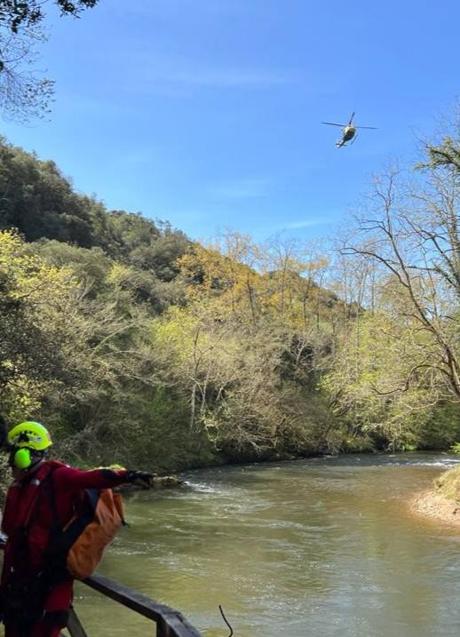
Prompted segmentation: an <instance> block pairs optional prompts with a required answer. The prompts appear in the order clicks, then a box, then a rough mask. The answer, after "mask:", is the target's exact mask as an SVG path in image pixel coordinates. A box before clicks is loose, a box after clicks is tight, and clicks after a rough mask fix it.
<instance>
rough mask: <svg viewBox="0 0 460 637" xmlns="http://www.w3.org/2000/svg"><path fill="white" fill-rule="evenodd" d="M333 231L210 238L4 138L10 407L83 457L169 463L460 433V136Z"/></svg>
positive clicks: (0, 362)
mask: <svg viewBox="0 0 460 637" xmlns="http://www.w3.org/2000/svg"><path fill="white" fill-rule="evenodd" d="M372 188H373V190H372V192H371V193H370V196H369V197H368V198H367V199H366V200H365V201H364V202H363V204H362V206H361V207H360V209H359V211H358V212H357V214H356V216H355V218H354V222H353V227H352V228H351V227H350V226H349V228H348V231H347V232H343V233H342V236H340V237H339V238H338V239H337V240H335V241H334V242H332V241H328V242H325V243H324V246H323V247H320V246H319V245H318V242H316V244H315V247H314V248H313V245H312V244H308V243H304V242H301V241H296V240H292V239H285V238H283V237H282V236H280V237H277V238H274V239H272V240H270V241H267V242H266V243H264V244H258V243H256V242H254V241H253V240H252V239H251V238H250V237H247V236H244V235H241V234H238V233H235V232H228V233H227V234H225V236H223V237H221V238H220V239H219V240H218V241H216V242H215V244H213V245H206V246H205V245H202V244H200V243H197V242H194V241H191V240H190V239H189V238H187V236H185V235H184V233H182V232H181V231H180V230H176V229H174V228H172V227H171V226H170V225H169V224H168V223H165V222H153V221H152V220H150V219H148V218H146V217H144V216H142V215H141V214H133V213H130V212H125V211H120V210H107V209H106V207H105V206H104V205H103V204H102V203H101V202H100V201H98V200H96V199H95V198H94V197H88V196H84V195H82V194H79V193H77V192H75V190H74V189H73V187H72V185H71V183H70V181H69V180H68V179H66V178H65V177H64V176H63V175H62V173H61V172H60V170H59V169H58V167H57V166H56V165H55V164H54V163H53V162H52V161H43V160H40V159H38V158H37V157H36V156H34V155H32V154H29V153H26V152H25V151H23V150H21V149H20V148H16V147H14V146H12V145H10V144H9V143H7V142H6V141H5V140H3V141H2V143H1V145H0V334H1V339H0V401H1V405H0V409H1V412H2V414H3V416H4V417H5V418H6V420H7V421H9V422H11V423H12V422H16V421H18V420H21V419H24V418H25V417H27V418H33V419H37V420H41V421H43V422H45V423H46V424H47V426H49V427H50V429H51V431H53V433H54V436H55V439H56V442H57V447H58V451H59V453H60V455H61V456H62V457H65V458H67V459H69V460H71V461H73V462H75V461H81V460H82V459H84V462H85V463H97V464H100V463H106V462H110V461H112V460H113V459H114V458H116V459H117V461H118V462H122V463H124V464H127V465H133V466H134V465H136V466H143V467H145V468H148V469H150V470H156V471H159V472H165V471H170V470H178V469H183V468H186V467H192V466H203V465H209V464H213V463H219V462H233V461H247V460H259V459H260V460H265V459H278V458H286V457H294V456H306V455H312V454H318V453H336V452H351V451H358V450H359V451H362V450H387V449H393V450H410V449H447V448H449V447H450V446H451V445H452V444H454V443H455V442H457V441H459V440H460V419H459V414H460V407H459V405H460V368H459V358H458V357H459V351H460V350H459V338H460V314H459V298H460V234H459V216H458V197H459V194H460V139H459V137H458V135H457V136H456V135H452V136H450V137H449V136H445V137H444V138H443V139H442V140H441V141H440V142H439V143H438V144H437V145H427V146H426V154H425V157H424V159H423V163H421V164H420V165H418V166H417V167H416V168H414V169H413V170H412V171H408V174H404V173H403V172H402V171H397V170H390V171H388V172H387V173H386V174H385V175H383V176H382V177H380V178H379V179H377V180H375V182H374V184H373V186H372Z"/></svg>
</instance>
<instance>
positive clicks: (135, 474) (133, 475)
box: [126, 471, 153, 489]
mask: <svg viewBox="0 0 460 637" xmlns="http://www.w3.org/2000/svg"><path fill="white" fill-rule="evenodd" d="M126 482H129V483H130V484H135V485H137V486H139V487H142V488H143V489H150V487H151V486H153V474H152V473H148V472H147V471H128V472H127V473H126Z"/></svg>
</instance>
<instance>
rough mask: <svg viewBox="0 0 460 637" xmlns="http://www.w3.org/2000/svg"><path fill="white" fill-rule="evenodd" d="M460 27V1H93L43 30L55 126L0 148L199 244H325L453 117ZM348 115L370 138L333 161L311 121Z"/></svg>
mask: <svg viewBox="0 0 460 637" xmlns="http://www.w3.org/2000/svg"><path fill="white" fill-rule="evenodd" d="M436 5H438V6H436ZM438 7H439V8H438ZM459 24H460V3H459V2H458V0H444V2H442V3H435V2H433V0H417V1H414V0H403V1H401V0H400V1H399V2H396V1H395V0H386V1H385V2H383V1H382V2H377V3H369V2H366V1H364V0H356V1H351V2H348V3H343V2H338V0H328V1H327V2H324V1H323V2H318V1H316V0H311V1H308V0H129V2H127V1H126V0H100V2H99V5H98V6H97V7H96V8H95V9H93V10H90V11H87V12H85V14H84V15H83V16H82V18H81V19H79V20H75V19H71V18H59V17H56V16H54V17H51V18H50V38H49V41H48V43H47V44H46V45H44V46H43V47H42V55H41V60H40V63H39V64H37V66H38V67H40V68H46V69H47V74H48V76H49V77H51V78H53V79H55V80H56V99H55V103H54V105H53V110H52V114H51V116H50V118H49V121H35V122H33V123H31V124H28V125H27V126H24V125H17V124H13V123H11V122H6V121H3V123H2V128H3V134H4V135H5V136H6V137H7V139H8V140H9V141H10V142H12V143H14V144H17V145H19V146H22V147H23V148H25V149H27V150H35V151H36V152H37V154H38V156H39V157H41V158H43V159H53V160H54V161H56V162H57V164H58V165H59V167H60V168H61V169H62V171H63V173H64V174H65V175H66V176H68V177H70V178H71V179H72V181H73V183H74V185H75V187H76V189H77V190H78V191H80V192H84V193H87V194H95V195H96V196H97V197H98V198H99V199H101V200H102V201H103V202H104V203H105V204H106V205H107V206H108V207H109V208H113V209H124V210H129V211H136V212H137V211H139V212H142V214H144V215H145V216H148V217H152V218H160V219H166V220H169V221H170V222H171V223H172V224H173V225H174V226H176V227H178V228H181V229H182V230H184V231H185V232H186V233H188V234H189V235H190V236H191V237H193V238H198V239H205V238H209V237H212V236H213V235H215V234H216V233H218V232H219V231H222V230H223V229H225V228H232V229H236V230H239V231H241V232H247V233H250V234H252V235H253V236H254V237H255V238H256V239H265V238H266V237H268V236H270V235H273V234H276V233H278V232H281V231H285V232H286V233H287V234H289V235H292V236H298V237H300V238H309V237H313V238H314V237H318V236H331V235H333V234H334V232H335V229H336V228H337V226H338V225H339V224H341V223H343V220H344V219H345V220H346V218H347V214H349V212H348V211H349V209H350V208H351V207H353V205H354V204H355V203H356V202H357V201H358V200H359V198H360V196H361V195H362V193H363V192H365V191H366V188H367V185H368V183H369V181H370V176H371V175H372V174H374V173H378V172H379V171H380V170H382V168H383V167H384V165H385V164H386V163H387V162H388V160H389V159H392V158H395V157H397V158H402V159H403V160H409V161H410V160H412V158H413V157H414V154H415V146H416V136H417V135H429V134H430V132H431V131H432V130H433V129H434V128H436V127H437V118H438V117H439V116H440V115H441V114H443V113H446V111H447V112H448V111H449V110H450V109H453V106H454V104H455V103H456V99H457V97H458V95H459V84H460V72H459V65H458V25H459ZM351 111H356V112H357V117H356V120H357V123H358V124H359V123H361V124H364V125H372V126H377V127H378V130H375V131H363V132H362V133H361V134H360V136H359V138H358V139H357V141H356V143H355V144H354V145H353V146H351V147H349V148H344V149H340V150H337V149H336V148H335V140H336V138H337V137H338V134H339V133H340V131H339V129H335V128H333V127H329V126H323V125H321V121H322V120H328V121H339V122H340V121H343V120H346V119H347V118H348V116H349V115H350V113H351Z"/></svg>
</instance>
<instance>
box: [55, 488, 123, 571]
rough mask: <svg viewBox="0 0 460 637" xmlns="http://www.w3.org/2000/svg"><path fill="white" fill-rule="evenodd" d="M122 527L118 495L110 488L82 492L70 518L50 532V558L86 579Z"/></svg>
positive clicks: (121, 507) (120, 501)
mask: <svg viewBox="0 0 460 637" xmlns="http://www.w3.org/2000/svg"><path fill="white" fill-rule="evenodd" d="M52 499H54V498H53V497H52ZM124 524H126V522H125V520H124V515H123V499H122V497H121V495H120V494H119V493H114V492H113V491H112V489H84V490H83V491H82V495H81V498H80V500H79V502H78V503H77V505H76V507H75V513H74V515H73V516H72V518H71V519H70V520H69V521H68V522H67V524H66V525H65V526H64V527H63V528H62V529H59V528H57V529H55V531H54V532H53V534H52V541H51V546H50V549H49V556H50V557H51V560H52V561H54V562H55V563H56V564H59V565H60V566H61V568H62V567H65V569H66V570H67V572H68V573H70V574H71V575H72V576H73V577H76V578H77V579H85V578H86V577H89V576H90V575H91V573H93V572H94V571H95V569H96V567H97V565H98V564H99V562H100V561H101V559H102V555H103V553H104V549H105V548H106V547H107V546H108V545H109V544H110V543H111V542H112V540H113V539H114V537H115V535H116V533H117V531H118V529H119V528H120V527H121V526H122V525H124Z"/></svg>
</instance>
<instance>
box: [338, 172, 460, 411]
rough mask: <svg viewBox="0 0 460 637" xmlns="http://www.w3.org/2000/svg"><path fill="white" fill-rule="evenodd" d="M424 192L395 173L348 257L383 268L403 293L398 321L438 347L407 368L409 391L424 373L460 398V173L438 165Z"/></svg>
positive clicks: (378, 186)
mask: <svg viewBox="0 0 460 637" xmlns="http://www.w3.org/2000/svg"><path fill="white" fill-rule="evenodd" d="M427 170H428V174H426V175H425V180H424V184H423V187H421V186H420V185H419V186H418V187H416V188H414V187H413V186H412V187H410V188H408V187H407V186H403V185H401V184H398V171H396V170H390V171H388V172H387V174H386V175H385V176H384V177H383V178H380V179H377V180H376V181H375V184H374V192H373V196H372V202H373V203H372V205H371V206H369V209H368V211H367V214H366V215H365V216H361V217H360V219H359V221H358V230H359V233H360V235H361V237H364V241H363V242H362V243H361V244H359V245H357V244H354V245H351V244H350V245H348V246H347V247H346V248H345V249H344V253H346V254H352V255H359V256H361V257H364V258H366V259H370V260H371V261H374V262H376V263H378V264H379V265H380V266H382V267H383V269H384V271H385V272H386V273H387V278H386V285H387V286H388V285H391V286H393V287H394V286H396V287H397V288H398V289H399V295H400V302H399V310H398V314H399V315H398V316H397V317H396V318H397V319H399V320H400V321H403V322H409V323H410V324H411V329H415V330H418V331H421V332H425V333H426V334H427V335H428V336H429V340H430V342H431V343H432V345H433V347H432V348H431V355H430V357H428V358H426V357H425V359H424V360H423V361H418V362H416V363H415V364H414V366H413V368H412V369H410V370H408V373H407V378H406V380H405V383H404V385H403V387H400V388H399V389H401V390H404V389H407V388H408V387H409V385H410V384H411V382H412V381H413V380H414V378H415V377H416V376H417V375H418V373H419V372H420V371H421V370H422V369H430V370H432V371H436V372H437V373H438V375H439V376H440V377H441V378H442V379H444V382H445V383H446V388H447V394H448V395H450V396H451V397H454V398H455V400H457V401H458V400H460V359H459V356H460V352H459V343H458V338H457V330H456V329H453V324H454V323H455V322H456V321H457V318H458V317H457V316H456V313H457V312H458V298H459V296H460V269H459V263H460V262H459V256H460V251H459V246H460V242H459V234H458V224H459V216H458V201H459V196H460V187H459V186H460V181H459V176H458V175H457V174H456V173H454V172H453V171H451V172H450V173H449V174H441V173H440V170H439V168H438V167H432V168H430V169H427Z"/></svg>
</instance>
